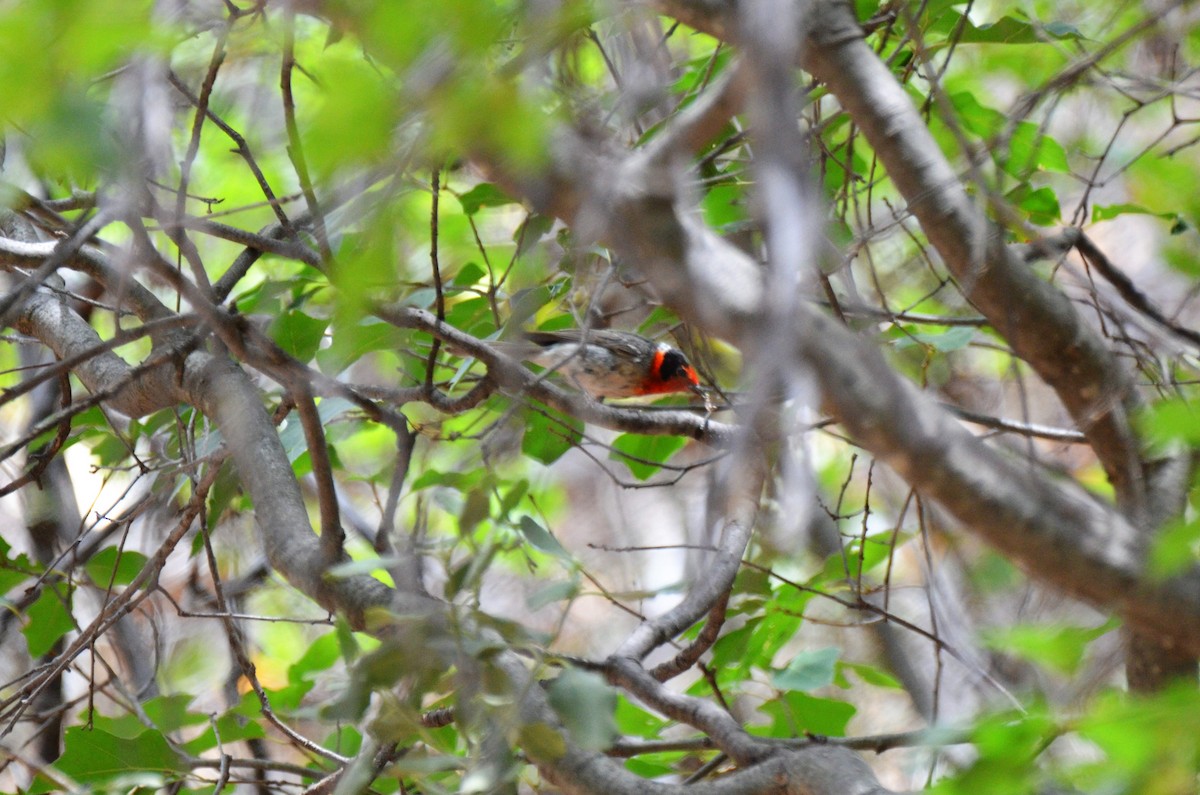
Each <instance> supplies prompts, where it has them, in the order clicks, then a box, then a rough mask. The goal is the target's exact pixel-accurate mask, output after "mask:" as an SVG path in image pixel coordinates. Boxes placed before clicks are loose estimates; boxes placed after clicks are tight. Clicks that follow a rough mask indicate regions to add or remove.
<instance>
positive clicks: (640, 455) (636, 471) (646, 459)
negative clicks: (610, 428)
mask: <svg viewBox="0 0 1200 795" xmlns="http://www.w3.org/2000/svg"><path fill="white" fill-rule="evenodd" d="M686 444H687V439H685V438H683V437H682V436H661V435H646V434H640V433H623V434H621V435H620V436H618V437H617V438H616V439H615V440H613V443H612V452H611V453H609V456H608V458H609V460H610V461H621V462H623V463H624V464H625V466H627V467H629V471H630V472H631V473H632V474H633V476H634V477H635V478H637V479H638V480H645V479H646V478H648V477H650V476H651V475H653V474H654V473H655V472H658V471H659V470H660V469H662V465H663V464H664V463H666V462H667V460H668V459H670V457H671V456H673V455H675V453H677V452H678V451H679V450H681V449H682V448H683V447H684V445H686Z"/></svg>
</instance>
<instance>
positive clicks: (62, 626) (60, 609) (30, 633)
mask: <svg viewBox="0 0 1200 795" xmlns="http://www.w3.org/2000/svg"><path fill="white" fill-rule="evenodd" d="M25 615H26V617H27V618H28V619H29V623H27V624H26V625H25V626H24V627H22V628H21V634H22V635H24V636H25V643H26V644H27V645H28V646H29V655H30V656H31V657H41V656H42V655H43V654H45V653H46V652H48V651H50V649H51V648H53V647H54V644H55V643H57V642H58V639H59V638H61V637H62V636H63V635H66V634H67V633H68V632H70V631H71V630H73V629H75V624H74V622H73V621H71V613H70V611H69V610H68V609H67V606H66V605H65V604H64V603H63V596H62V594H60V593H59V592H58V588H56V587H55V586H50V585H48V586H46V587H44V588H43V589H42V594H41V596H39V597H38V598H37V600H36V601H35V602H34V603H33V604H31V605H30V606H29V609H28V610H27V611H25Z"/></svg>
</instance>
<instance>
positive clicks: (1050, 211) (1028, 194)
mask: <svg viewBox="0 0 1200 795" xmlns="http://www.w3.org/2000/svg"><path fill="white" fill-rule="evenodd" d="M1007 198H1008V200H1009V201H1011V202H1012V203H1013V204H1015V205H1016V206H1018V207H1020V208H1021V209H1022V210H1024V211H1025V212H1026V214H1027V215H1028V216H1029V220H1030V222H1032V223H1035V224H1037V225H1039V226H1050V225H1052V224H1056V223H1058V221H1059V219H1060V218H1061V217H1062V210H1061V208H1060V207H1059V204H1058V196H1057V195H1056V194H1055V193H1054V191H1053V189H1051V188H1038V189H1036V190H1031V189H1030V188H1029V186H1028V185H1021V186H1020V187H1017V188H1015V189H1014V190H1011V191H1009V193H1008V196H1007Z"/></svg>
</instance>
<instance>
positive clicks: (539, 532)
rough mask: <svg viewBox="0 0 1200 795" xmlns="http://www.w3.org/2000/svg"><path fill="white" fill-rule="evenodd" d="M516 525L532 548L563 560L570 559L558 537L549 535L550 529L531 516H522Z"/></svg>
mask: <svg viewBox="0 0 1200 795" xmlns="http://www.w3.org/2000/svg"><path fill="white" fill-rule="evenodd" d="M517 527H518V529H519V530H520V531H521V535H523V536H525V540H526V541H528V542H529V543H530V544H531V545H532V546H533V548H534V549H536V550H538V551H539V552H545V553H546V554H547V555H553V556H554V557H556V558H562V559H563V560H569V559H570V557H571V555H570V553H569V552H567V550H565V549H563V545H562V544H560V543H558V539H557V538H555V537H554V536H552V535H550V531H549V530H547V529H546V528H544V527H542V526H541V525H540V524H538V523H537V520H535V519H534V518H533V517H532V516H528V515H526V516H522V517H521V521H520V523H519V524H518V525H517Z"/></svg>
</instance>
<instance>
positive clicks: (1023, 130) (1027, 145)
mask: <svg viewBox="0 0 1200 795" xmlns="http://www.w3.org/2000/svg"><path fill="white" fill-rule="evenodd" d="M1004 169H1005V171H1007V172H1008V173H1009V174H1012V175H1013V176H1015V177H1018V178H1022V177H1024V176H1026V175H1027V174H1028V173H1029V172H1030V171H1033V170H1035V169H1040V170H1042V171H1055V172H1058V173H1060V174H1066V173H1068V172H1069V171H1070V170H1071V166H1070V164H1069V163H1068V162H1067V151H1066V150H1065V149H1063V147H1062V144H1060V143H1059V142H1058V141H1056V140H1054V139H1053V138H1051V137H1050V136H1048V135H1046V133H1045V132H1044V131H1043V130H1042V129H1041V127H1039V126H1038V125H1036V124H1033V123H1032V122H1021V123H1020V124H1018V125H1017V127H1016V129H1015V130H1013V136H1012V139H1011V140H1010V141H1009V142H1008V159H1007V160H1006V161H1005V163H1004Z"/></svg>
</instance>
